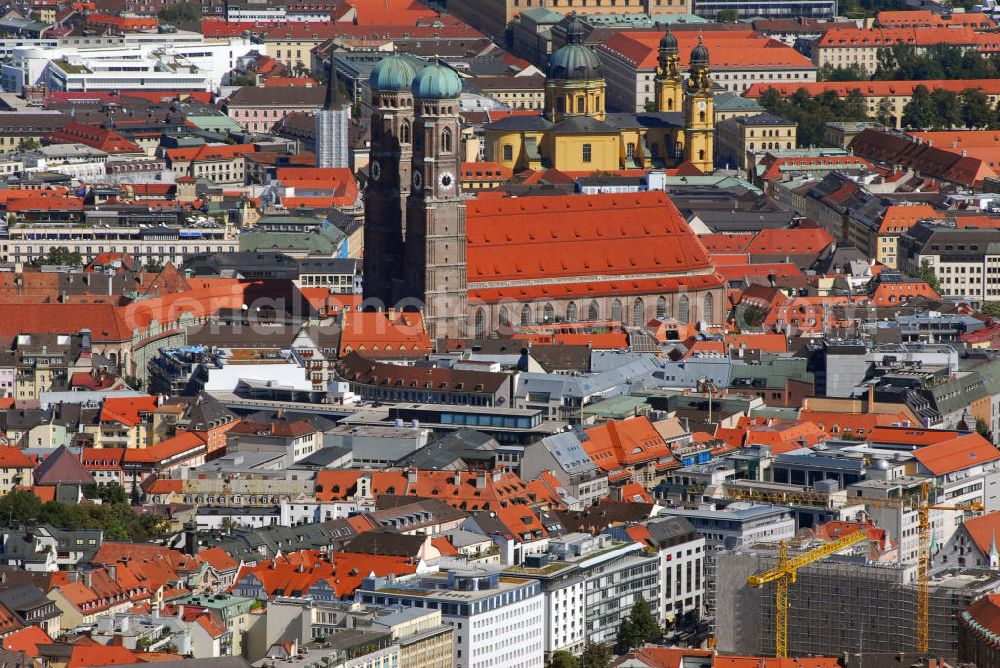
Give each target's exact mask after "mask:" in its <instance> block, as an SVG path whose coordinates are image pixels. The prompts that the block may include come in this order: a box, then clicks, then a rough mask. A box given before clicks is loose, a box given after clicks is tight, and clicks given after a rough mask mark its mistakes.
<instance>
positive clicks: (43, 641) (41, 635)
mask: <svg viewBox="0 0 1000 668" xmlns="http://www.w3.org/2000/svg"><path fill="white" fill-rule="evenodd" d="M51 642H52V638H50V637H49V634H47V633H46V632H45V631H43V630H42V629H41V628H39V627H37V626H26V627H24V628H23V629H21V630H20V631H14V633H11V634H10V635H9V636H7V637H5V638H4V639H3V648H4V649H6V650H12V651H15V652H24V653H25V654H27V655H28V656H38V646H39V645H48V644H49V643H51Z"/></svg>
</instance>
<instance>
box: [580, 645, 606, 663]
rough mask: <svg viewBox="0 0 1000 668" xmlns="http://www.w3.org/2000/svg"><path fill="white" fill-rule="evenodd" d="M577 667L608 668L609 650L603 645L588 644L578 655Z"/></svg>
mask: <svg viewBox="0 0 1000 668" xmlns="http://www.w3.org/2000/svg"><path fill="white" fill-rule="evenodd" d="M577 665H578V666H579V668H610V666H611V649H610V648H608V647H606V646H604V645H598V644H595V643H591V642H588V643H587V646H586V647H584V648H583V653H582V654H580V660H579V662H578V663H577Z"/></svg>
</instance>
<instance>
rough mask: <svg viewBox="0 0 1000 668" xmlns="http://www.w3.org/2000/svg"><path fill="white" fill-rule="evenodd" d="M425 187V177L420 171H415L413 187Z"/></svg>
mask: <svg viewBox="0 0 1000 668" xmlns="http://www.w3.org/2000/svg"><path fill="white" fill-rule="evenodd" d="M423 187H424V177H423V176H421V175H420V172H413V189H414V190H420V189H422V188H423Z"/></svg>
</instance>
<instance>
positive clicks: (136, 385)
mask: <svg viewBox="0 0 1000 668" xmlns="http://www.w3.org/2000/svg"><path fill="white" fill-rule="evenodd" d="M122 380H124V381H125V384H126V385H128V386H129V387H131V388H132V389H133V390H135V391H137V392H141V391H142V385H143V383H142V378H139V377H138V376H130V375H126V376H123V377H122Z"/></svg>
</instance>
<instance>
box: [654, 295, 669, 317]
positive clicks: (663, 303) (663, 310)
mask: <svg viewBox="0 0 1000 668" xmlns="http://www.w3.org/2000/svg"><path fill="white" fill-rule="evenodd" d="M656 317H657V319H658V320H663V319H664V318H666V317H667V298H666V297H660V298H659V299H657V300H656Z"/></svg>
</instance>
